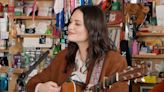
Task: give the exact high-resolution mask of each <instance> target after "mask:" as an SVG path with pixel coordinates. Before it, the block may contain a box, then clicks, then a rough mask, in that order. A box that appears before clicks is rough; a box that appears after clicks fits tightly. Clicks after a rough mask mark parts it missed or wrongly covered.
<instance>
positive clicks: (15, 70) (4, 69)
mask: <svg viewBox="0 0 164 92" xmlns="http://www.w3.org/2000/svg"><path fill="white" fill-rule="evenodd" d="M9 69H10V68H9V67H7V66H1V67H0V73H6V72H8V70H9ZM12 69H13V73H14V74H21V73H23V71H24V70H23V69H19V68H12Z"/></svg>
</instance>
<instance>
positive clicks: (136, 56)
mask: <svg viewBox="0 0 164 92" xmlns="http://www.w3.org/2000/svg"><path fill="white" fill-rule="evenodd" d="M132 58H133V59H149V58H150V59H164V54H159V55H135V56H133V57H132Z"/></svg>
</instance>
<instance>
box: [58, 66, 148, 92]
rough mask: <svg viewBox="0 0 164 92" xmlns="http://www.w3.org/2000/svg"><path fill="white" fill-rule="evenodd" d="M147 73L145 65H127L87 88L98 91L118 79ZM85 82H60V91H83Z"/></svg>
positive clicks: (123, 79)
mask: <svg viewBox="0 0 164 92" xmlns="http://www.w3.org/2000/svg"><path fill="white" fill-rule="evenodd" d="M146 73H147V68H146V66H145V65H137V66H133V67H128V68H127V69H125V70H123V71H122V72H118V73H116V74H114V75H112V76H109V77H105V78H104V80H103V82H100V83H98V84H96V85H94V86H92V87H90V88H89V90H91V91H92V92H99V91H100V90H101V89H106V88H109V87H110V85H112V84H113V83H116V82H118V81H127V80H132V79H135V78H139V77H142V76H145V75H146ZM85 88H86V84H84V83H80V82H77V81H73V80H69V81H67V82H64V83H63V84H62V89H61V92H68V91H69V92H84V90H86V89H85Z"/></svg>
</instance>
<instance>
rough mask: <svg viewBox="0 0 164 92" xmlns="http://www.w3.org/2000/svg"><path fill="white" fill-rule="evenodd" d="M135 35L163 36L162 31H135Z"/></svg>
mask: <svg viewBox="0 0 164 92" xmlns="http://www.w3.org/2000/svg"><path fill="white" fill-rule="evenodd" d="M136 35H137V36H157V37H158V36H164V33H149V32H137V34H136Z"/></svg>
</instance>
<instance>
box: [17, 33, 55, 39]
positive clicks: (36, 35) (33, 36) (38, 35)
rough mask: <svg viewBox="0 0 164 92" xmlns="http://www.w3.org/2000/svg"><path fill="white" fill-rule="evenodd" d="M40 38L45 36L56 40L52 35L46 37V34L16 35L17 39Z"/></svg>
mask: <svg viewBox="0 0 164 92" xmlns="http://www.w3.org/2000/svg"><path fill="white" fill-rule="evenodd" d="M40 36H46V37H49V38H56V37H54V36H53V35H46V34H19V35H17V37H22V38H24V37H32V38H35V37H40Z"/></svg>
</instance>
